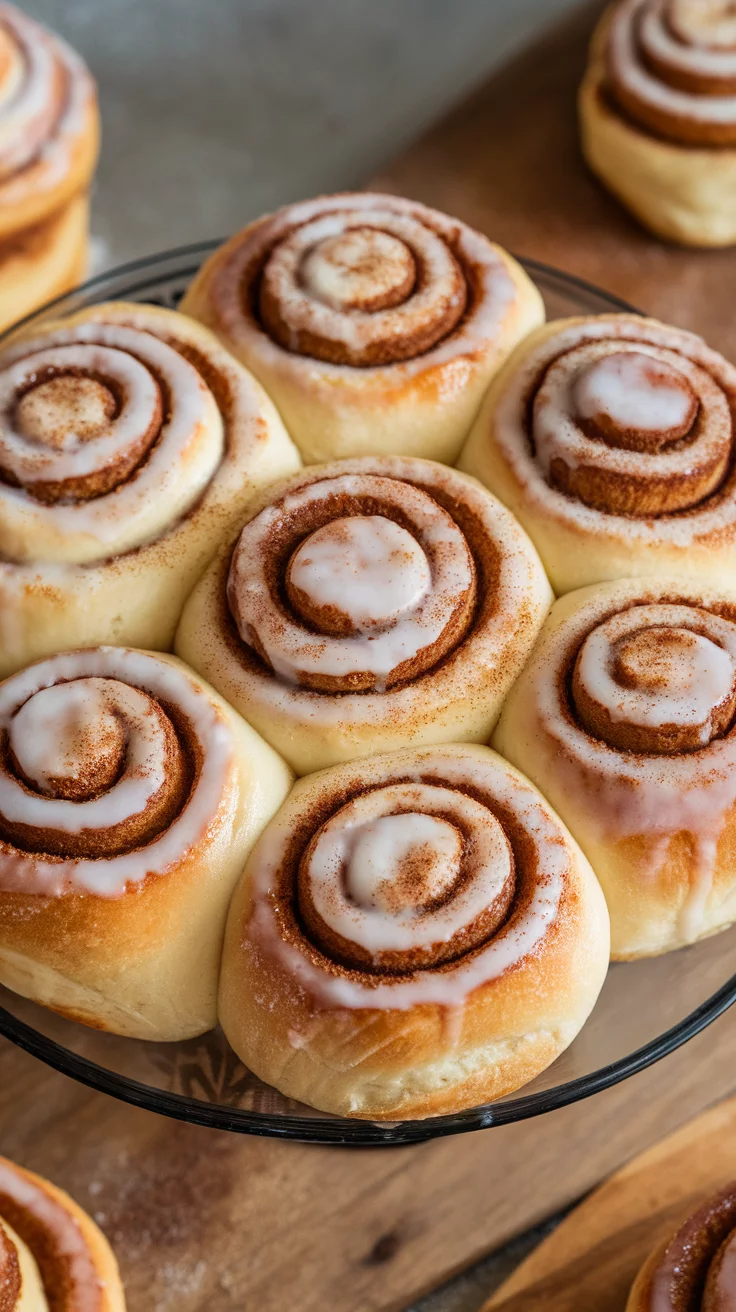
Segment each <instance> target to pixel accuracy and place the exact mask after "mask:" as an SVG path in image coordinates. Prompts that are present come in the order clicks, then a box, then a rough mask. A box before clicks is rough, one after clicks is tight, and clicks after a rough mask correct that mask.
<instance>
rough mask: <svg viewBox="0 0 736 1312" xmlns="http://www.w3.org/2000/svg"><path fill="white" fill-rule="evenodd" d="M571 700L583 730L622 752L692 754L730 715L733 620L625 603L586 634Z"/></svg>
mask: <svg viewBox="0 0 736 1312" xmlns="http://www.w3.org/2000/svg"><path fill="white" fill-rule="evenodd" d="M572 699H573V703H574V707H575V710H576V712H577V714H578V716H579V718H580V720H581V722H582V724H583V725H584V727H585V728H586V729H587V731H588V732H589V733H590V734H592V735H593V736H594V737H595V738H597V739H599V740H601V741H602V742H604V743H607V744H608V745H609V746H610V747H613V748H616V749H618V750H619V751H625V752H641V753H645V754H649V753H651V754H655V755H657V754H669V755H674V754H677V753H680V752H692V751H696V750H698V749H699V748H702V747H705V746H707V745H708V744H709V743H711V742H713V741H714V740H715V739H716V738H720V737H722V736H723V735H724V734H726V733H727V732H728V731H729V730H730V727H731V725H732V722H733V718H734V713H735V712H736V625H734V624H733V623H731V622H730V621H729V620H726V619H722V618H721V617H720V616H718V615H714V614H712V613H711V612H709V611H706V610H700V609H698V608H697V607H695V606H681V605H680V606H678V605H667V604H660V605H642V606H632V607H631V608H630V609H628V610H623V611H620V612H618V613H617V614H614V615H612V616H611V617H610V618H608V619H606V620H604V622H603V623H601V624H599V625H598V626H597V627H596V628H594V629H593V630H592V632H590V633H589V634H588V635H587V637H586V638H585V640H584V642H583V644H582V646H581V647H580V650H579V652H578V654H577V657H576V660H575V664H574V668H573V673H572Z"/></svg>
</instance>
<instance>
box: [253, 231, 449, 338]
mask: <svg viewBox="0 0 736 1312" xmlns="http://www.w3.org/2000/svg"><path fill="white" fill-rule="evenodd" d="M356 227H357V228H361V229H362V233H361V239H362V245H363V246H364V248H365V255H366V258H368V257H370V256H372V257H373V260H374V262H375V261H378V260H380V259H381V258H382V255H383V250H382V244H381V240H380V238H381V236H382V235H383V234H387V235H388V236H390V237H391V236H392V237H394V238H397V239H398V240H399V241H400V242H402V243H403V244H404V246H405V248H406V249H407V250H408V251H409V252H412V251H413V252H416V254H417V255H418V256H419V257H420V259H421V261H422V264H423V266H424V278H423V281H422V284H421V285H420V286H419V287H418V288H417V289H412V291H411V293H410V294H409V295H408V296H407V297H405V298H404V299H403V302H402V304H400V305H397V306H393V307H390V308H387V309H380V310H368V311H366V310H361V309H359V308H355V307H353V306H345V307H344V308H343V307H341V306H339V305H335V303H334V301H335V297H334V296H333V298H332V303H329V302H327V301H326V300H325V299H322V298H321V297H319V296H317V297H315V295H314V287H313V285H312V284H313V282H314V276H315V272H316V273H317V276H318V278H320V277H321V278H324V276H325V266H326V261H321V262H318V256H319V251H320V248H321V247H322V245H323V244H324V243H326V242H329V241H330V240H331V239H334V238H335V237H338V236H342V235H343V234H345V233H347V232H349V231H350V229H352V228H356ZM368 227H372V228H375V229H378V232H377V234H376V236H377V238H378V240H374V238H373V237H372V235H369V233H368V231H367V229H368ZM305 257H307V258H308V260H309V264H308V266H307V271H308V274H309V271H310V270H311V281H310V280H307V281H306V282H305V280H304V278H303V277H301V276H300V271H301V266H302V262H303V260H304V259H305ZM394 259H395V255H394ZM315 266H316V267H315ZM263 277H264V280H265V282H266V283H267V284H268V285H269V286H270V287H272V290H273V292H274V294H275V296H276V297H277V299H278V302H279V307H280V311H281V315H282V317H283V319H284V322H285V323H287V324H288V325H289V327H290V328H291V330H292V332H294V333H297V332H299V331H300V330H304V329H308V330H309V331H310V332H312V333H314V334H315V335H316V336H317V337H322V338H324V339H325V340H328V341H340V342H342V343H343V344H344V345H345V346H347V347H348V348H350V349H351V350H352V351H354V352H356V353H357V352H360V351H362V350H365V349H367V348H369V347H370V346H372V345H377V344H378V343H381V344H383V343H386V342H391V341H393V340H399V339H401V338H404V337H406V336H407V335H409V336H411V335H412V334H413V333H414V332H415V331H417V330H419V329H421V328H424V327H425V326H426V325H427V324H428V323H432V322H433V321H434V320H435V319H437V318H439V319H440V323H441V320H442V316H443V315H444V313H445V311H448V310H450V311H452V310H454V311H455V312H456V315H457V317H458V318H459V316H460V314H461V313H462V309H463V304H464V301H465V296H466V288H465V282H464V279H462V278H461V279H460V281H458V270H457V265H456V262H455V260H454V259H453V256H452V254H451V252H450V250H449V248H448V246H447V245H446V243H445V241H444V240H443V238H442V237H441V236H440V235H439V234H438V233H436V232H434V231H433V230H432V229H431V228H429V227H427V226H426V224H424V223H422V222H421V221H420V220H419V219H417V218H414V217H412V216H410V215H406V214H397V213H396V212H395V210H393V209H385V210H381V209H371V210H370V211H369V212H366V211H365V210H364V209H360V208H358V209H355V210H340V211H338V212H334V213H329V214H325V215H321V216H319V217H317V218H315V219H314V220H312V222H308V223H305V224H304V225H303V226H302V227H299V228H297V229H296V230H295V231H294V232H292V233H291V234H289V236H287V237H286V238H285V239H284V241H283V242H281V243H280V244H279V245H278V246H277V247H276V248H275V250H274V251H273V252H272V253H271V255H270V257H269V259H268V262H267V264H266V268H265V270H264V273H263ZM383 278H384V274H383V273H382V272H380V271H379V273H378V274H377V276H376V287H377V290H381V289H382V284H383ZM353 287H354V290H357V289H356V288H355V285H354V283H353ZM440 335H444V333H443V332H442V330H441V327H440Z"/></svg>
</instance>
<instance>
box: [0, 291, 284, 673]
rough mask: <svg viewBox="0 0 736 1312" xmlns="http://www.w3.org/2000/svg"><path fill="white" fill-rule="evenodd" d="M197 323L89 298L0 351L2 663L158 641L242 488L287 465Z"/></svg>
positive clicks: (253, 391)
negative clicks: (84, 305) (76, 310)
mask: <svg viewBox="0 0 736 1312" xmlns="http://www.w3.org/2000/svg"><path fill="white" fill-rule="evenodd" d="M299 464H300V461H299V457H298V455H297V452H296V449H295V447H294V446H293V445H292V443H291V442H290V440H289V438H288V437H287V435H286V432H285V430H284V428H283V425H282V423H281V421H280V419H279V417H278V415H277V414H276V411H275V410H274V408H273V406H272V405H271V402H270V401H269V400H268V398H267V397H266V396H265V394H264V392H263V390H262V388H261V387H260V386H259V384H258V383H256V381H255V379H253V378H251V376H250V375H249V374H248V373H247V371H246V370H245V369H243V368H242V367H241V366H240V365H239V364H238V363H237V362H236V361H235V360H232V359H231V358H230V357H229V356H228V355H227V353H226V352H225V351H223V350H222V348H221V347H220V346H219V344H218V343H217V342H216V340H215V338H214V337H212V335H211V334H210V333H208V332H207V331H206V330H205V329H203V328H201V327H200V325H199V324H195V323H194V322H193V321H191V320H189V319H186V318H185V317H184V316H183V315H180V314H176V313H174V312H173V311H170V310H160V309H156V308H154V307H153V306H147V305H142V306H141V305H125V304H122V303H121V304H116V305H113V304H111V305H102V306H95V307H94V308H93V309H90V310H84V311H82V312H81V313H80V314H78V315H75V316H73V317H72V318H71V319H67V320H63V321H59V322H56V323H49V324H44V325H43V326H42V327H40V328H36V329H35V330H34V331H33V333H32V335H24V336H22V337H20V338H18V339H13V340H12V341H11V343H10V344H9V345H8V346H7V347H6V349H5V350H4V351H3V352H1V353H0V674H2V675H5V674H8V673H10V672H12V671H13V670H16V669H18V668H19V667H20V666H22V665H24V664H26V663H27V662H28V661H29V660H32V659H35V658H37V657H39V656H44V655H47V654H50V653H52V652H55V651H59V650H64V649H66V648H69V647H77V646H80V645H81V646H94V645H95V644H96V643H100V642H113V643H128V644H130V645H135V646H145V647H153V648H168V647H170V646H171V642H172V640H173V636H174V630H175V627H176V623H177V621H178V619H179V615H180V613H181V609H182V606H183V604H184V600H185V598H186V596H187V594H188V593H189V592H190V591H191V588H192V587H193V585H194V583H195V581H196V579H197V578H198V577H199V575H200V574H201V572H202V570H203V569H204V567H205V565H206V564H207V562H208V561H209V560H210V558H211V557H212V555H213V554H214V552H215V550H216V548H217V546H218V544H219V543H220V542H222V541H223V540H224V539H226V538H227V537H228V536H229V535H231V534H232V533H233V531H234V530H235V528H236V526H237V524H238V523H239V522H240V521H241V520H242V515H243V511H244V508H245V506H246V505H247V503H248V501H249V500H250V499H251V497H252V496H253V494H254V492H255V491H256V490H257V489H258V488H260V487H262V486H264V485H265V484H267V483H269V482H270V481H271V480H272V479H274V478H276V477H279V476H281V475H284V474H286V473H290V472H292V471H293V470H295V469H297V468H298V467H299Z"/></svg>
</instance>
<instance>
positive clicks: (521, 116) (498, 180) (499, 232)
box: [371, 4, 736, 358]
mask: <svg viewBox="0 0 736 1312" xmlns="http://www.w3.org/2000/svg"><path fill="white" fill-rule="evenodd" d="M600 9H601V5H600V4H595V5H593V6H590V5H586V6H585V7H584V8H583V9H582V10H581V11H580V12H579V13H576V14H575V15H574V16H573V17H572V18H571V19H568V20H567V21H565V22H564V23H563V24H562V25H561V26H559V27H558V28H556V29H555V30H554V31H553V32H551V33H549V34H548V35H546V36H545V37H543V38H542V39H540V40H539V41H538V42H537V43H536V44H535V45H534V46H532V47H531V48H529V49H527V50H526V51H525V52H524V53H522V54H521V55H520V56H519V57H518V58H517V59H516V60H515V61H514V62H513V63H512V64H510V65H508V66H507V67H506V68H505V69H504V70H503V71H502V72H501V73H499V74H498V75H496V76H495V77H494V78H493V79H492V80H491V81H490V82H488V83H487V85H486V86H485V87H483V88H482V89H481V90H480V91H478V92H477V93H476V94H475V95H473V96H472V97H471V99H470V100H469V101H468V102H467V103H466V104H464V105H462V106H461V107H460V108H459V109H458V110H456V111H455V112H454V113H453V114H452V115H451V116H450V117H449V118H447V119H445V120H444V121H443V122H442V123H440V124H439V125H438V126H437V127H436V128H434V129H433V130H432V131H431V132H430V133H429V134H428V135H427V136H425V137H424V138H423V139H421V140H420V141H419V142H418V143H416V144H415V145H414V146H412V147H411V148H410V149H409V150H408V151H407V153H406V154H404V155H403V156H401V157H400V158H399V159H397V160H396V161H394V162H393V163H392V164H391V165H389V167H388V168H386V169H385V170H383V171H382V172H381V174H380V175H379V176H378V177H376V178H373V179H372V181H371V185H372V186H375V187H377V188H378V189H380V190H386V191H393V192H399V193H402V194H405V195H407V196H411V197H413V198H415V199H417V200H422V201H425V202H426V203H427V204H429V205H435V206H437V207H438V208H439V209H443V210H446V211H448V212H449V213H450V214H456V215H458V217H459V218H461V219H465V220H466V221H467V222H468V223H471V224H473V225H474V226H475V227H477V228H480V229H481V230H482V231H483V232H486V233H488V235H489V236H491V237H493V238H494V240H496V241H499V242H501V243H502V245H505V246H508V247H509V248H510V249H511V250H513V251H515V252H517V253H518V254H521V255H527V256H531V257H533V258H536V259H539V260H543V261H545V262H546V263H548V264H553V265H556V266H558V267H559V268H561V269H565V270H566V271H568V272H570V273H574V274H577V275H578V276H579V277H581V278H585V279H587V280H588V281H589V282H593V283H597V284H598V285H600V286H601V287H604V288H606V289H607V290H608V291H612V292H615V293H617V294H618V295H619V296H623V297H624V299H626V300H628V301H630V302H631V303H632V304H634V305H636V306H637V307H639V308H640V309H642V310H645V311H646V312H647V313H649V314H653V315H655V316H657V317H659V318H661V319H665V320H668V321H670V322H672V323H676V324H679V325H680V326H682V327H686V328H691V329H694V330H695V331H697V332H700V333H703V334H704V335H705V336H707V337H708V339H709V340H710V342H711V344H712V345H713V346H716V347H718V349H719V350H722V351H723V352H724V353H725V354H727V355H730V356H731V357H732V358H736V315H735V314H734V312H733V299H734V287H735V286H736V249H731V250H726V251H692V250H683V249H680V248H678V247H675V246H669V245H666V244H664V243H663V242H661V241H658V240H657V239H655V238H654V237H652V236H650V235H649V234H648V233H646V232H645V231H644V229H643V228H641V227H640V226H639V224H638V223H637V222H636V221H635V220H634V219H633V218H631V217H630V216H629V215H628V213H627V212H626V211H625V210H624V209H623V208H622V207H621V206H620V205H619V204H618V202H617V201H615V200H614V199H613V198H612V197H611V196H610V195H609V194H608V193H607V192H606V191H604V190H603V188H602V187H601V186H600V185H599V184H598V183H597V181H596V180H595V179H594V178H593V177H592V176H591V174H590V173H589V172H588V171H587V169H586V168H585V165H584V164H583V161H582V158H581V155H580V151H579V147H578V136H577V123H576V110H575V98H576V91H577V86H578V83H579V81H580V77H581V75H582V71H583V68H584V65H585V54H586V48H587V43H588V39H589V36H590V32H591V30H592V27H593V23H594V21H595V17H596V16H597V14H598V13H599V12H600Z"/></svg>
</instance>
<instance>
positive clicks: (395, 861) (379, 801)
mask: <svg viewBox="0 0 736 1312" xmlns="http://www.w3.org/2000/svg"><path fill="white" fill-rule="evenodd" d="M514 885H515V876H514V857H513V853H512V850H511V847H510V845H509V842H508V839H507V838H506V835H505V833H504V831H503V828H502V826H501V825H500V823H499V821H498V820H497V819H496V817H495V816H494V815H493V813H492V812H491V811H490V810H489V809H488V808H487V807H486V806H484V805H483V804H482V803H481V802H478V801H475V800H474V799H473V798H471V797H467V796H465V795H464V794H462V793H460V792H456V791H454V790H452V789H449V788H443V787H436V786H435V787H432V786H430V785H428V784H423V785H409V784H403V785H393V786H387V787H385V788H380V789H376V790H375V791H373V792H369V793H365V794H364V795H363V796H361V797H358V798H355V799H353V800H352V801H350V802H347V803H346V804H345V806H343V807H341V808H340V809H339V810H338V811H337V812H336V813H335V814H334V815H332V816H331V817H330V818H329V819H328V820H327V821H326V822H325V823H324V824H323V825H322V826H321V828H320V829H319V830H318V831H317V833H316V834H315V835H314V836H313V838H312V840H311V842H310V844H309V846H308V847H307V850H306V852H305V854H304V856H303V857H302V860H301V863H300V866H299V875H298V897H299V909H300V912H301V915H302V918H303V921H304V924H305V926H306V928H307V932H308V934H309V936H310V938H311V939H312V941H313V942H314V943H316V944H317V945H318V946H319V948H320V949H321V950H322V951H323V952H324V953H325V954H326V955H327V956H331V957H333V958H335V959H336V960H338V961H340V962H341V963H342V964H343V965H344V966H347V967H349V968H356V969H358V968H361V969H364V970H374V971H388V972H391V973H402V972H405V971H411V970H415V969H418V968H421V967H426V966H428V965H438V964H440V963H441V962H443V961H451V960H452V959H453V958H454V957H457V956H458V955H460V954H461V953H463V952H468V951H472V949H473V948H476V947H479V946H480V945H481V944H483V943H484V942H486V941H487V940H488V939H489V938H490V937H491V936H492V935H493V933H494V931H495V930H496V929H497V928H498V927H499V926H500V925H501V924H502V923H503V921H504V920H505V918H506V915H507V913H508V910H509V907H510V905H511V902H512V899H513V894H514Z"/></svg>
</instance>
